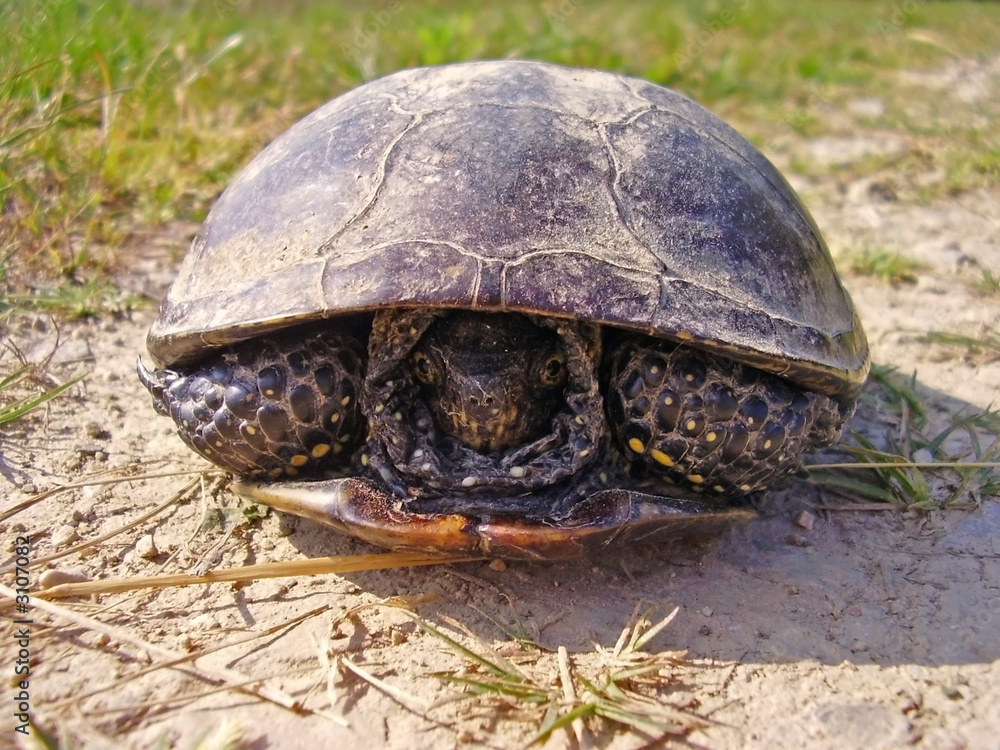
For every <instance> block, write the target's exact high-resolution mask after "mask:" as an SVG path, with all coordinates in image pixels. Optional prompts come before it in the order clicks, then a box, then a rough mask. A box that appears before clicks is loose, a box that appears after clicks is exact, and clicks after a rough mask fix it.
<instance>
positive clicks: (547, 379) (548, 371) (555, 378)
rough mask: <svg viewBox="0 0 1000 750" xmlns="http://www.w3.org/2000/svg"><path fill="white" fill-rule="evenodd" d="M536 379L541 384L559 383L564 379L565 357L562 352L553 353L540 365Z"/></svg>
mask: <svg viewBox="0 0 1000 750" xmlns="http://www.w3.org/2000/svg"><path fill="white" fill-rule="evenodd" d="M538 379H539V380H540V381H541V382H542V384H543V385H559V384H560V383H562V382H563V381H564V380H565V379H566V358H565V357H564V356H563V355H562V354H553V355H552V356H551V357H549V358H548V359H547V360H545V364H543V365H542V369H541V370H539V372H538Z"/></svg>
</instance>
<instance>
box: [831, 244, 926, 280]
mask: <svg viewBox="0 0 1000 750" xmlns="http://www.w3.org/2000/svg"><path fill="white" fill-rule="evenodd" d="M921 268H922V266H921V264H920V263H918V262H917V261H915V260H912V259H911V258H907V257H906V256H905V255H902V254H900V253H897V252H895V251H893V250H886V249H884V248H875V249H864V250H857V251H855V252H852V253H851V254H850V256H849V258H848V262H847V270H848V271H849V272H851V273H856V274H860V275H862V276H874V277H875V278H877V279H880V280H882V281H884V282H886V283H888V284H898V283H900V282H908V283H913V282H915V281H916V280H917V271H919V270H920V269H921Z"/></svg>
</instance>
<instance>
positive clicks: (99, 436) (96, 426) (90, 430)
mask: <svg viewBox="0 0 1000 750" xmlns="http://www.w3.org/2000/svg"><path fill="white" fill-rule="evenodd" d="M86 432H87V437H89V438H92V439H94V440H110V439H111V433H110V432H108V431H107V430H106V429H104V427H102V426H101V423H100V422H87V428H86Z"/></svg>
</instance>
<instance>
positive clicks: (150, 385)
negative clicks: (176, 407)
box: [135, 357, 170, 417]
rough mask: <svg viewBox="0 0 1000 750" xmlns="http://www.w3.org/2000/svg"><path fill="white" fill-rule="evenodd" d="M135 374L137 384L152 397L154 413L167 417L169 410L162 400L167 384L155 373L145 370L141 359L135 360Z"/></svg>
mask: <svg viewBox="0 0 1000 750" xmlns="http://www.w3.org/2000/svg"><path fill="white" fill-rule="evenodd" d="M135 374H136V375H137V376H138V377H139V382H140V383H142V384H143V385H144V386H145V387H146V390H147V391H149V393H150V395H152V397H153V408H154V409H156V413H157V414H161V415H163V416H165V417H169V416H170V409H169V408H167V404H166V402H165V401H164V400H163V391H164V390H165V389H166V387H167V384H166V383H164V382H163V381H162V380H160V378H159V377H157V373H155V372H150V371H149V370H147V369H146V365H144V364H143V363H142V357H136V358H135Z"/></svg>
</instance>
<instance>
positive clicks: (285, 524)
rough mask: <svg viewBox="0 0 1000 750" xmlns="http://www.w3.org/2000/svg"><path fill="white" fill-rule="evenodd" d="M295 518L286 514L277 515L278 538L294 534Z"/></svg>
mask: <svg viewBox="0 0 1000 750" xmlns="http://www.w3.org/2000/svg"><path fill="white" fill-rule="evenodd" d="M295 523H296V522H295V516H290V515H288V514H286V513H280V514H278V536H291V535H292V534H294V533H295Z"/></svg>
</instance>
